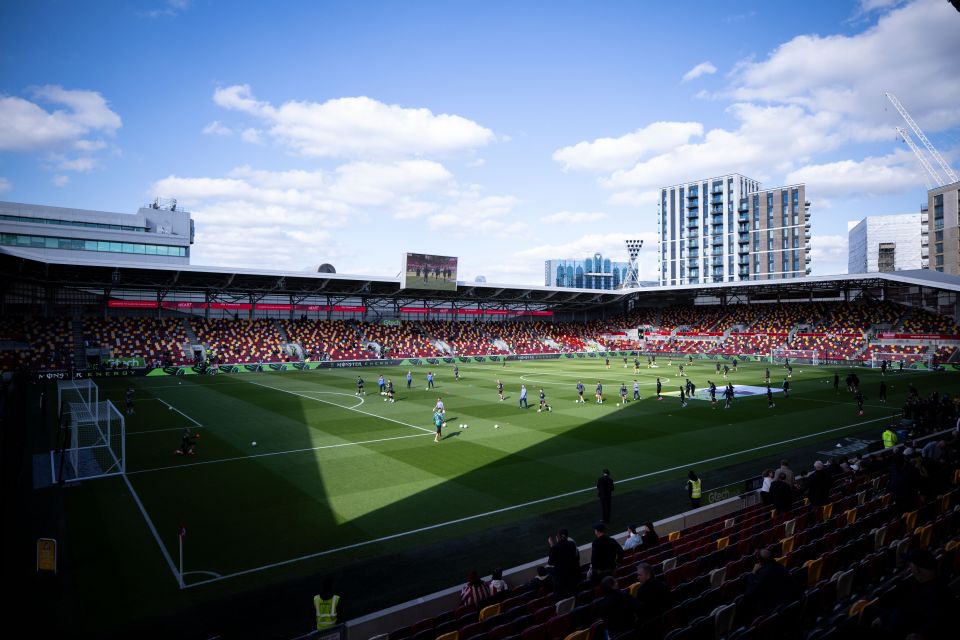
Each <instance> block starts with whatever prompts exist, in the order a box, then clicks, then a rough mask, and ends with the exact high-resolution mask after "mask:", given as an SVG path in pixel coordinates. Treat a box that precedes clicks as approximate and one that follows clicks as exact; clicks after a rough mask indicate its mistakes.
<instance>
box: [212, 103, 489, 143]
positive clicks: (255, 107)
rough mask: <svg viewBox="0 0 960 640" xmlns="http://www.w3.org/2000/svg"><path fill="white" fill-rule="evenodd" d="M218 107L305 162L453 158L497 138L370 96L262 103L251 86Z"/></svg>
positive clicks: (456, 119)
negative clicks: (251, 120)
mask: <svg viewBox="0 0 960 640" xmlns="http://www.w3.org/2000/svg"><path fill="white" fill-rule="evenodd" d="M213 101H214V102H215V103H216V104H217V105H219V106H221V107H223V108H225V109H230V110H233V111H240V112H242V113H246V114H247V115H250V116H253V117H255V118H258V119H259V120H260V121H261V122H263V124H264V125H265V126H266V128H267V132H268V133H269V135H270V136H271V137H272V138H273V139H274V140H276V141H277V142H278V143H280V144H282V145H285V146H287V147H289V148H290V149H292V150H294V151H295V152H297V153H299V154H302V155H305V156H317V157H358V158H366V157H396V156H409V155H433V154H448V153H453V152H458V151H463V150H468V149H473V148H476V147H481V146H484V145H486V144H488V143H490V142H492V141H493V138H494V135H493V132H492V131H490V130H489V129H487V128H485V127H482V126H480V125H479V124H477V123H476V122H473V121H472V120H468V119H466V118H463V117H461V116H457V115H451V114H445V113H441V114H434V113H433V112H431V111H430V110H429V109H424V108H419V109H414V108H406V107H401V106H399V105H388V104H384V103H382V102H378V101H377V100H374V99H372V98H368V97H365V96H359V97H348V98H335V99H331V100H328V101H326V102H322V103H321V102H308V101H293V100H291V101H288V102H285V103H283V104H281V105H279V106H274V105H272V104H270V103H268V102H264V101H260V100H257V99H256V98H255V97H254V96H253V93H252V92H251V90H250V87H249V86H248V85H234V86H230V87H225V88H222V89H217V90H216V91H215V92H214V94H213Z"/></svg>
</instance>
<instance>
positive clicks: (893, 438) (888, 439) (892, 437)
mask: <svg viewBox="0 0 960 640" xmlns="http://www.w3.org/2000/svg"><path fill="white" fill-rule="evenodd" d="M874 433H876V432H874ZM895 444H897V434H895V433H894V432H893V431H891V430H890V429H887V430H886V431H884V432H883V448H884V449H889V448H890V447H892V446H893V445H895Z"/></svg>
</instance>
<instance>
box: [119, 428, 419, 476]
mask: <svg viewBox="0 0 960 640" xmlns="http://www.w3.org/2000/svg"><path fill="white" fill-rule="evenodd" d="M426 435H430V434H428V433H415V434H413V435H410V436H394V437H392V438H379V439H377V440H361V441H359V442H341V443H339V444H325V445H321V446H319V447H307V448H304V449H290V450H289V451H272V452H270V453H256V454H253V455H249V456H235V457H233V458H221V459H219V460H204V461H202V462H188V463H186V464H174V465H170V466H169V467H156V468H154V469H140V470H138V471H128V472H127V473H129V474H130V475H133V474H139V473H153V472H154V471H168V470H170V469H186V468H187V467H199V466H201V465H205V464H220V463H221V462H237V461H238V460H253V459H255V458H268V457H271V456H283V455H288V454H292V453H305V452H307V451H320V450H321V449H337V448H339V447H352V446H355V445H361V444H373V443H376V442H389V441H391V440H406V439H407V438H422V437H423V436H426Z"/></svg>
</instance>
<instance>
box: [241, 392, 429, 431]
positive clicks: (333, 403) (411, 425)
mask: <svg viewBox="0 0 960 640" xmlns="http://www.w3.org/2000/svg"><path fill="white" fill-rule="evenodd" d="M250 384H255V385H257V386H258V387H264V388H265V389H272V390H274V391H279V392H281V393H289V394H290V395H294V396H299V397H301V398H306V399H307V400H313V401H315V402H322V403H324V404H329V405H333V406H334V407H339V408H341V409H343V410H345V411H356V412H357V413H362V414H363V415H365V416H370V417H371V418H380V419H381V420H386V421H388V422H393V423H396V424H402V425H403V426H405V427H410V428H411V429H419V430H420V431H426V432H427V433H433V430H432V429H427V428H426V427H418V426H417V425H415V424H410V423H408V422H402V421H400V420H395V419H393V418H388V417H386V416H380V415H377V414H375V413H370V412H369V411H361V410H360V409H357V408H355V407H345V406H343V405H342V404H337V403H336V402H330V401H329V400H322V399H320V398H314V397H312V396H308V395H307V393H322V392H319V391H317V392H311V391H306V392H303V393H300V392H297V391H290V390H289V389H280V388H278V387H271V386H270V385H268V384H262V383H260V382H253V381H252V380H251V381H250Z"/></svg>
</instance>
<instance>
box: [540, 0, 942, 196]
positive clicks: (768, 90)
mask: <svg viewBox="0 0 960 640" xmlns="http://www.w3.org/2000/svg"><path fill="white" fill-rule="evenodd" d="M891 6H892V5H889V3H888V4H887V6H886V7H885V8H886V9H889V11H888V12H887V13H884V14H883V15H881V16H880V17H879V18H878V19H877V23H876V24H875V25H873V26H870V27H868V28H866V29H864V30H862V31H861V32H858V33H853V34H850V35H846V34H844V35H827V36H818V35H803V36H798V37H796V38H793V39H791V40H790V41H788V42H786V43H784V44H782V45H781V46H779V47H777V48H776V49H775V50H773V51H772V52H771V53H770V54H769V55H767V56H766V57H763V58H760V59H757V60H752V59H748V60H743V61H741V62H740V63H738V64H737V65H736V66H735V68H734V70H733V71H732V72H731V74H730V76H729V77H730V86H729V87H728V89H727V90H726V91H724V92H721V93H715V94H710V95H707V96H705V97H710V98H714V99H726V100H732V102H731V104H730V105H729V106H728V107H727V114H728V115H729V116H730V117H731V118H732V119H733V120H734V121H735V125H734V126H732V127H717V128H714V129H711V130H709V131H706V133H704V131H705V128H704V127H703V125H702V124H701V123H698V122H658V123H653V124H652V125H649V126H648V127H646V128H641V129H638V130H637V131H635V132H633V133H630V134H627V135H625V136H621V137H619V138H599V139H597V140H593V141H583V142H580V143H578V144H576V145H573V146H569V147H564V148H562V149H559V150H558V151H557V152H555V153H554V155H553V158H554V160H555V161H557V162H559V163H561V164H562V165H563V167H564V169H581V170H588V171H596V172H598V173H605V174H606V175H604V176H602V177H601V178H600V179H599V184H600V186H602V187H603V188H606V189H608V190H610V192H611V195H610V196H609V198H608V200H607V202H608V203H609V204H614V205H625V206H645V205H648V204H651V203H652V201H654V199H655V197H656V196H655V195H654V194H655V191H653V190H654V189H656V188H658V187H661V186H664V185H668V184H675V183H677V182H682V181H686V180H689V179H695V178H701V177H707V176H713V175H723V174H725V173H729V172H731V171H736V172H741V173H745V174H747V175H750V176H751V177H754V178H757V179H759V180H761V181H765V182H766V181H770V180H776V181H777V182H778V183H779V182H780V180H781V179H782V178H783V177H784V176H785V180H784V182H786V183H792V182H797V181H807V182H808V183H810V193H811V194H812V195H813V194H815V197H816V199H817V200H820V199H821V198H825V197H826V196H836V197H845V196H849V195H853V194H856V193H859V194H863V193H877V194H891V193H902V192H904V191H905V190H907V189H909V188H916V187H917V186H919V185H922V184H923V181H922V179H920V178H922V174H920V173H919V170H918V167H917V164H916V162H915V161H912V160H910V159H909V156H907V155H906V154H905V152H904V151H903V150H898V151H896V152H894V153H892V154H890V155H888V156H882V157H872V156H871V157H866V158H864V157H862V155H861V156H860V157H856V152H855V151H845V152H844V153H843V154H842V155H840V158H841V159H837V155H839V154H837V153H836V152H837V151H838V150H840V149H846V148H852V145H854V144H857V143H863V142H877V141H881V142H887V143H889V142H891V141H892V138H893V127H894V126H895V125H897V124H901V121H900V117H899V115H898V114H897V113H896V111H895V110H894V109H893V108H892V107H891V106H890V105H889V104H888V103H887V101H886V100H885V99H884V97H883V94H884V91H891V90H892V91H893V92H895V93H897V94H898V95H899V96H900V97H901V99H903V100H904V102H905V104H906V106H907V108H908V109H910V110H911V113H912V114H913V116H914V118H915V119H916V120H917V121H918V122H921V124H922V126H923V127H924V128H925V129H928V130H929V131H931V132H937V131H941V130H945V129H949V128H951V127H956V126H960V82H949V81H945V79H948V78H953V77H955V76H956V69H955V66H956V62H955V61H956V60H960V38H957V37H956V33H955V31H956V27H957V24H958V23H957V15H956V12H955V11H954V10H953V9H952V8H951V7H950V6H949V4H947V3H946V2H941V1H940V0H915V2H913V3H911V4H909V5H905V6H902V7H896V8H892V9H891V8H890V7H891ZM654 126H656V127H658V130H659V131H660V132H661V133H663V134H664V135H663V136H662V137H659V140H660V141H661V142H662V143H663V144H662V145H659V146H658V145H651V147H649V148H648V147H645V146H644V145H642V144H640V143H639V141H638V139H639V138H641V137H643V136H641V133H643V134H651V135H652V132H651V131H650V129H651V128H652V127H654ZM653 137H658V136H653ZM826 154H831V155H830V158H829V159H830V162H824V161H823V160H819V158H822V157H823V156H825V155H826ZM844 155H845V156H847V158H848V159H843V156H844ZM851 155H852V156H854V157H850V156H851ZM845 185H846V186H845Z"/></svg>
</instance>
